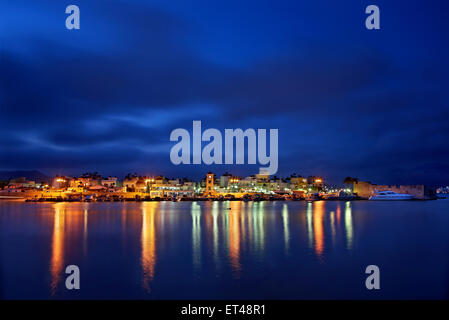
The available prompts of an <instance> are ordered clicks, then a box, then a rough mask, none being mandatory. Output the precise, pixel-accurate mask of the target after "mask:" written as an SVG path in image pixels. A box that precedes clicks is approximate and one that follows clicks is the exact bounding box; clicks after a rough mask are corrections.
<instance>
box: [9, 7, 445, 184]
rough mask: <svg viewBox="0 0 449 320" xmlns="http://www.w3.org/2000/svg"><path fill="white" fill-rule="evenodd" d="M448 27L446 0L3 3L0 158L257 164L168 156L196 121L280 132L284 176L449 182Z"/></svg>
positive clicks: (154, 166) (65, 163)
mask: <svg viewBox="0 0 449 320" xmlns="http://www.w3.org/2000/svg"><path fill="white" fill-rule="evenodd" d="M69 4H76V5H78V6H79V8H80V11H81V29H80V30H67V29H66V28H65V19H66V17H67V14H66V13H65V8H66V6H67V5H69ZM369 4H376V5H378V6H379V7H380V11H381V30H367V29H366V28H365V18H366V17H367V15H366V14H365V8H366V6H367V5H369ZM448 30H449V3H448V1H424V0H420V1H407V2H404V1H391V0H390V1H380V0H371V1H334V0H329V1H324V0H313V1H312V0H307V1H300V0H297V1H293V0H292V1H279V0H278V1H263V0H259V1H242V0H238V1H234V0H232V1H211V0H208V1H186V0H182V1H174V0H153V1H143V0H141V1H138V0H134V1H131V0H126V1H125V0H123V1H117V0H108V1H92V0H89V1H79V0H73V1H72V0H70V1H44V0H39V1H31V0H30V1H20V0H14V1H8V0H3V1H1V4H0V49H1V57H0V59H1V60H0V84H1V85H0V108H1V117H0V133H1V135H0V170H27V169H37V170H40V171H42V172H44V173H46V174H49V175H52V174H72V175H77V174H81V173H83V172H86V171H98V172H100V173H102V174H103V175H105V176H107V175H117V176H119V177H123V176H124V175H125V174H126V173H128V172H137V173H140V174H149V175H152V174H164V175H166V176H169V177H172V176H180V177H191V178H198V177H201V176H203V175H204V174H205V173H206V172H207V171H209V170H213V171H214V172H216V173H218V174H221V173H223V172H225V171H226V170H227V171H230V172H233V173H235V174H238V175H242V176H244V175H250V174H254V173H257V171H258V170H259V167H260V166H259V165H234V166H206V165H196V166H194V165H180V166H175V165H173V164H171V162H170V157H169V152H170V149H171V147H172V146H173V145H174V143H173V142H170V141H169V137H170V132H171V131H172V130H173V129H176V128H185V129H187V130H189V131H191V130H192V121H193V120H201V121H202V126H203V128H204V129H206V128H217V129H219V130H224V129H225V128H232V129H233V128H242V129H246V128H255V129H257V128H265V129H270V128H277V129H279V139H280V143H279V171H278V175H281V176H286V175H289V174H290V173H294V172H295V173H297V174H301V175H303V176H308V175H322V176H323V177H324V178H325V179H326V180H327V181H328V182H330V183H335V184H339V183H341V182H342V180H343V178H344V177H346V176H354V177H358V178H359V179H361V180H369V181H371V182H375V183H391V184H393V183H398V184H399V183H424V184H429V185H443V184H444V185H446V184H449V121H448V119H449V80H448V79H449V78H448V74H449V73H448V72H449V61H448V57H449V41H448V36H447V31H448Z"/></svg>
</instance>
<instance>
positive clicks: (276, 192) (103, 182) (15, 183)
mask: <svg viewBox="0 0 449 320" xmlns="http://www.w3.org/2000/svg"><path fill="white" fill-rule="evenodd" d="M36 180H37V179H36ZM41 180H42V179H41ZM0 188H1V190H0V198H6V199H25V200H26V201H36V202H37V201H39V202H40V201H87V202H91V201H98V202H104V201H164V200H165V201H188V200H195V201H201V200H245V201H260V200H293V201H294V200H363V199H369V198H370V197H371V196H372V195H373V194H374V193H376V192H379V191H391V192H395V193H399V194H406V195H410V197H411V198H413V199H416V200H430V199H436V198H437V197H438V196H437V192H441V190H442V189H441V188H440V189H441V190H440V189H439V190H434V189H431V188H428V187H426V186H424V185H400V186H399V185H376V184H372V183H370V182H363V181H359V180H358V179H357V178H351V177H346V178H345V179H344V181H343V184H342V187H331V186H328V185H326V184H325V181H324V179H323V177H319V176H308V177H302V176H300V175H296V174H292V175H290V176H289V177H286V178H278V177H276V176H273V177H271V176H269V175H268V174H266V173H264V172H260V173H259V174H255V175H251V176H248V177H237V176H234V175H232V174H229V173H225V174H223V175H221V176H216V175H215V174H214V173H212V172H208V173H207V174H206V175H205V177H204V178H203V179H202V180H200V181H192V180H189V179H187V178H182V179H180V178H176V179H169V178H166V177H164V176H141V175H137V174H128V175H127V176H126V177H124V178H123V179H122V180H120V179H118V178H117V177H103V176H101V175H100V174H98V173H96V172H95V173H85V174H83V175H81V176H79V177H71V176H59V175H58V176H56V177H53V178H49V179H47V181H34V180H30V179H28V178H27V177H19V178H14V179H8V180H7V181H5V180H3V181H1V184H0ZM441 193H442V192H441Z"/></svg>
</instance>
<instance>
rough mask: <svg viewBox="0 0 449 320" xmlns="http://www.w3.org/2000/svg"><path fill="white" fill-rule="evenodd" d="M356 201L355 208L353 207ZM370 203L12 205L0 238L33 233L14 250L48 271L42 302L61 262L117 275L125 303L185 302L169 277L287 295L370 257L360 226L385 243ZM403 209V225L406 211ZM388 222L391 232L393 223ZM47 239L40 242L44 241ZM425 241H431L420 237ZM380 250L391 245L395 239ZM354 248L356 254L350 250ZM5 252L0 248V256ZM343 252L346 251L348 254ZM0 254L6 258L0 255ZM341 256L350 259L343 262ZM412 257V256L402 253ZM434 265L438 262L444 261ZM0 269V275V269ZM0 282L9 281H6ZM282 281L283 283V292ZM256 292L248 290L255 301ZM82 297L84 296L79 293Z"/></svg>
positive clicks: (92, 275)
mask: <svg viewBox="0 0 449 320" xmlns="http://www.w3.org/2000/svg"><path fill="white" fill-rule="evenodd" d="M356 205H357V206H359V209H358V211H355V209H354V206H356ZM374 205H376V206H383V207H382V208H383V210H384V209H385V210H386V208H389V207H388V206H387V205H385V204H374ZM3 206H4V204H2V206H0V210H2V208H4V207H3ZM21 206H22V207H21ZM369 206H372V204H371V203H368V202H359V203H351V202H337V201H336V202H323V201H316V202H296V203H292V202H239V201H223V202H180V203H173V202H140V203H56V204H31V205H29V204H15V205H14V206H11V207H8V208H7V210H4V211H0V213H1V215H0V219H1V222H2V227H1V228H2V230H3V233H2V235H1V236H2V237H3V238H2V240H4V239H5V237H7V235H8V234H14V232H18V231H17V230H19V231H20V232H19V233H20V234H22V233H23V235H24V239H25V238H26V239H30V234H31V235H33V234H36V233H38V234H42V236H41V237H40V238H39V239H40V240H39V241H38V243H37V245H38V246H39V248H40V249H38V250H36V249H29V247H28V246H29V245H30V244H29V242H26V241H25V240H23V243H21V242H19V244H22V246H19V247H17V249H16V251H17V252H22V253H21V255H20V256H21V257H22V256H24V255H30V252H32V254H31V256H32V257H33V259H34V260H33V262H32V263H30V266H29V267H30V268H33V267H35V266H39V265H42V266H44V267H45V268H46V270H47V275H44V274H42V278H43V279H48V282H47V289H46V290H47V294H48V296H49V297H67V293H66V292H65V291H64V290H65V289H64V286H65V285H64V283H65V277H66V275H65V272H64V271H65V267H66V266H67V265H69V264H76V265H80V266H82V268H83V269H82V270H83V271H82V272H84V274H85V273H87V275H86V276H85V278H84V279H90V280H89V281H91V282H94V281H96V278H97V277H99V274H98V273H99V271H102V270H103V271H104V270H106V271H107V272H106V273H107V274H110V273H113V276H112V278H114V277H115V278H116V279H118V281H119V282H120V288H121V290H124V291H123V295H120V294H119V295H118V296H119V297H128V294H127V293H126V292H128V291H127V290H129V293H130V295H131V296H132V297H137V298H139V297H140V298H145V297H153V296H156V297H157V296H158V294H159V296H162V297H166V298H167V297H171V296H175V297H176V296H179V297H190V295H189V294H188V293H186V294H185V295H182V294H181V293H179V292H177V291H176V289H175V288H176V286H174V287H173V289H166V288H171V287H170V286H171V285H172V282H174V281H175V280H174V279H175V278H176V281H181V282H183V283H184V282H185V286H189V285H194V284H195V285H199V284H201V285H202V286H203V290H205V292H206V291H207V290H213V291H211V292H208V296H207V297H209V295H210V294H215V295H216V296H218V297H220V294H219V292H220V290H224V291H225V292H227V293H228V294H229V296H230V297H232V294H233V293H235V294H239V290H240V291H244V292H246V291H251V290H250V289H244V290H243V289H242V287H241V286H240V285H239V287H238V288H239V289H237V288H234V287H232V286H233V285H237V284H239V283H247V285H248V286H250V285H251V286H254V285H258V286H260V281H264V280H265V279H268V280H269V279H272V281H275V283H277V282H279V281H284V280H283V279H284V278H286V279H288V280H285V281H287V282H286V283H284V287H285V288H284V290H287V292H289V295H288V297H290V296H291V295H293V297H295V294H296V291H295V290H297V287H298V283H297V282H298V281H300V280H301V282H303V283H304V282H310V281H312V280H311V279H318V280H314V281H318V282H320V281H321V280H320V277H321V276H320V275H319V274H318V270H319V269H320V268H333V266H334V265H335V266H338V268H340V270H341V269H342V268H343V269H344V267H345V268H346V269H350V264H354V263H355V261H359V260H360V261H363V263H365V260H370V261H372V259H371V258H370V259H368V258H366V257H365V252H364V249H363V246H364V245H365V247H366V245H368V243H369V242H366V240H364V239H363V237H364V236H365V235H364V234H362V233H359V227H360V226H364V227H363V228H362V229H364V231H365V232H367V231H366V230H370V229H369V228H368V227H369V223H373V224H374V225H376V226H377V230H376V232H373V233H368V235H369V237H370V239H372V240H369V239H368V240H369V241H371V242H372V241H379V243H382V242H384V241H385V240H384V237H382V234H379V232H378V228H379V227H378V226H385V225H386V224H385V221H381V220H379V222H372V221H371V220H373V221H374V219H379V218H382V219H390V217H391V216H385V215H384V216H383V217H382V215H381V214H376V213H369V214H367V212H368V211H369V210H372V209H370V207H369ZM390 206H393V207H394V206H398V204H396V203H395V204H390ZM23 208H27V210H25V211H24V210H23ZM400 208H401V207H396V210H399V209H400ZM401 210H402V209H401ZM403 211H404V214H405V212H407V213H408V216H407V219H410V218H409V217H410V216H411V214H410V209H404V210H403ZM6 212H7V213H6ZM379 212H382V211H379ZM399 212H402V211H399ZM342 215H343V217H342ZM370 221H371V222H370ZM419 221H420V222H421V220H419ZM23 225H25V226H26V229H24V227H23ZM388 225H389V226H390V225H391V228H394V226H395V224H394V223H393V224H391V223H390V224H388ZM5 226H7V227H5ZM413 226H415V225H413ZM438 226H440V227H441V226H442V224H441V223H440V224H438ZM402 227H403V224H402ZM367 228H368V229H367ZM15 230H16V231H15ZM429 231H430V230H429ZM384 232H389V230H387V231H384ZM426 232H427V230H426ZM388 234H389V233H388ZM46 235H48V240H45V239H46V237H47V236H46ZM391 235H394V236H398V233H397V232H396V230H394V231H391ZM391 235H390V237H391ZM399 235H400V233H399ZM25 236H26V237H25ZM407 236H408V235H407ZM425 237H426V239H427V238H431V237H430V235H428V234H427V233H426V235H425ZM6 239H7V238H6ZM399 243H400V245H401V248H400V250H396V251H395V253H396V252H405V249H404V248H402V246H405V245H406V242H405V238H404V243H403V242H402V238H401V241H399ZM439 243H440V246H441V245H446V246H447V244H445V243H444V242H443V243H442V244H441V241H439ZM46 244H48V247H47V248H48V249H47V250H45V246H46ZM387 245H388V246H393V247H394V242H393V243H388V244H387ZM369 247H372V245H370V246H369ZM355 248H357V249H359V251H357V250H356V251H354V250H355ZM5 250H6V249H5V247H2V251H5ZM30 250H32V251H30ZM380 251H382V250H380ZM8 252H10V251H8ZM11 252H12V251H11ZM350 252H353V254H352V255H348V254H349V253H350ZM354 252H355V253H356V254H354ZM12 254H16V253H15V252H14V253H10V255H12ZM373 254H376V252H374V253H372V255H373ZM2 257H3V259H4V257H5V254H4V253H3V252H2ZM45 257H48V258H47V259H45ZM343 257H345V258H346V259H347V260H348V261H352V262H351V263H349V262H346V261H344V260H342V258H343ZM412 258H413V259H414V258H415V256H410V259H412ZM351 259H359V260H351ZM378 259H380V258H379V257H378ZM387 262H388V261H387ZM387 262H385V261H384V263H387ZM442 263H443V266H444V261H443V262H442ZM5 266H6V268H7V270H10V271H9V272H10V273H17V272H19V271H20V268H15V267H17V265H11V266H10V265H8V264H5ZM320 266H321V267H320ZM20 267H21V268H25V267H26V266H22V265H21V266H20ZM338 268H337V269H338ZM16 269H18V270H16ZM301 269H302V270H303V272H302V273H301V272H299V271H298V273H296V271H295V270H301ZM3 270H6V269H3ZM315 270H316V271H315ZM0 272H5V271H2V269H0ZM307 272H316V273H317V274H315V275H313V274H312V275H310V274H308V273H307ZM326 272H327V273H329V272H335V271H334V269H331V271H329V270H328V271H326ZM3 277H4V278H8V275H6V276H4V275H3ZM308 278H310V279H308ZM275 279H277V280H275ZM28 281H29V280H28ZM86 281H87V280H86ZM254 281H255V282H254ZM289 282H292V284H291V288H289ZM295 282H296V285H295V286H294V285H293V284H294V283H295ZM134 283H136V284H139V287H140V290H141V293H139V292H140V291H139V290H138V288H135V289H132V288H133V287H132V286H133V284H134ZM35 285H36V286H37V284H35ZM177 285H178V284H177ZM39 288H40V287H39ZM89 290H92V292H94V293H95V294H93V297H95V298H102V297H108V296H109V293H108V292H103V291H102V290H101V289H98V288H91V289H89ZM171 290H172V291H171ZM245 290H246V291H245ZM270 290H273V288H272V287H271V288H269V289H268V288H267V289H266V294H269V292H270ZM87 291H88V290H87V289H86V291H84V292H87ZM259 291H260V290H259ZM259 291H254V292H253V293H254V294H256V296H257V294H260V292H259ZM185 292H188V291H185ZM281 292H282V291H281ZM292 292H293V293H292ZM41 296H44V297H45V295H44V294H41ZM41 296H37V297H34V298H39V297H41ZM200 296H201V295H200ZM18 297H19V298H20V294H18ZM87 297H88V298H91V297H92V296H90V295H89V294H87ZM205 297H206V296H205ZM242 297H248V298H251V297H253V296H251V295H250V294H248V295H242ZM31 298H33V297H31Z"/></svg>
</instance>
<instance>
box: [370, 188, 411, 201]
mask: <svg viewBox="0 0 449 320" xmlns="http://www.w3.org/2000/svg"><path fill="white" fill-rule="evenodd" d="M413 198H414V196H412V195H411V194H408V193H397V192H394V191H389V190H386V191H377V190H375V191H374V194H373V195H372V196H371V197H369V200H411V199H413Z"/></svg>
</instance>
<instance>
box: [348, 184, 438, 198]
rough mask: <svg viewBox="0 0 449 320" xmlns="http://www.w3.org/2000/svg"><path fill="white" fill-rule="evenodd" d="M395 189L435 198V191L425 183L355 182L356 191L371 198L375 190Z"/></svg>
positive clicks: (419, 196) (395, 190)
mask: <svg viewBox="0 0 449 320" xmlns="http://www.w3.org/2000/svg"><path fill="white" fill-rule="evenodd" d="M375 190H378V191H387V190H388V191H393V192H397V193H407V194H410V195H413V196H414V197H415V198H416V199H420V200H427V199H434V198H436V197H435V192H434V191H433V190H432V189H431V188H428V187H426V186H425V185H423V184H418V185H377V184H372V183H370V182H365V181H359V182H356V183H354V193H357V194H358V195H359V196H360V197H363V198H369V197H370V196H372V195H373V193H374V191H375Z"/></svg>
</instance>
